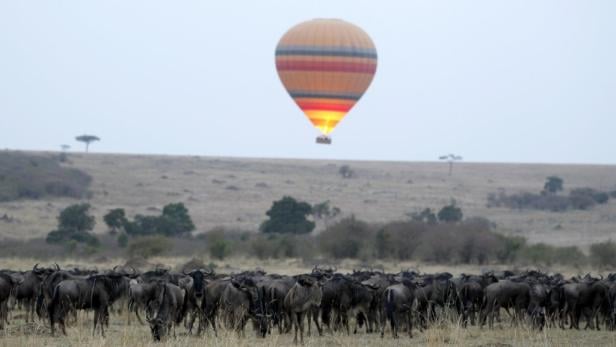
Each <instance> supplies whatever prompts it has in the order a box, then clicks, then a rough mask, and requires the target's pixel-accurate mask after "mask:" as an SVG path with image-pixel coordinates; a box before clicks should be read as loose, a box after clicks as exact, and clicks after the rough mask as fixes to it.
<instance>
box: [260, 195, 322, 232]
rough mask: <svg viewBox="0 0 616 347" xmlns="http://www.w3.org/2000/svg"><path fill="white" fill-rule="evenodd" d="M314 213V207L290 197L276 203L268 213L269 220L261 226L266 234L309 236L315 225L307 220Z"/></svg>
mask: <svg viewBox="0 0 616 347" xmlns="http://www.w3.org/2000/svg"><path fill="white" fill-rule="evenodd" d="M311 213H312V207H311V206H310V205H309V204H308V203H306V202H299V201H297V200H295V199H294V198H292V197H290V196H285V197H283V198H282V199H280V200H278V201H274V203H273V204H272V207H271V208H270V209H269V210H268V211H267V212H266V215H267V216H268V217H269V219H268V220H266V221H265V222H263V223H262V224H261V227H260V229H261V231H262V232H264V233H282V234H307V233H310V232H311V231H312V230H313V229H314V227H315V224H314V222H313V221H309V220H308V219H306V217H307V216H308V215H310V214H311Z"/></svg>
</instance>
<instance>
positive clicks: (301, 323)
mask: <svg viewBox="0 0 616 347" xmlns="http://www.w3.org/2000/svg"><path fill="white" fill-rule="evenodd" d="M297 315H298V321H299V340H300V342H301V343H302V344H304V312H300V313H298V314H297Z"/></svg>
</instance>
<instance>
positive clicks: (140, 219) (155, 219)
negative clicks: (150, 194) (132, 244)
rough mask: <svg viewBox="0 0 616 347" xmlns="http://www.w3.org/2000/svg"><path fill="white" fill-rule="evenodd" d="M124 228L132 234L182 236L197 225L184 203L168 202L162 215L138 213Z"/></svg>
mask: <svg viewBox="0 0 616 347" xmlns="http://www.w3.org/2000/svg"><path fill="white" fill-rule="evenodd" d="M124 230H126V233H127V234H128V235H131V236H138V235H155V234H161V235H165V236H169V237H173V236H181V235H186V234H188V233H190V232H191V231H193V230H195V225H194V224H193V221H192V219H191V217H190V215H189V213H188V209H187V208H186V206H184V204H183V203H176V204H168V205H166V206H165V207H164V208H163V212H162V214H161V215H160V216H144V215H136V216H135V219H134V220H133V221H132V222H126V223H125V224H124Z"/></svg>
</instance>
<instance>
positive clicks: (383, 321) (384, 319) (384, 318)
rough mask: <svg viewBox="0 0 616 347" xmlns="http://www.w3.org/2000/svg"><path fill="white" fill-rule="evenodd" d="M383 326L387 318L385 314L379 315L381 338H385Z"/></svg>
mask: <svg viewBox="0 0 616 347" xmlns="http://www.w3.org/2000/svg"><path fill="white" fill-rule="evenodd" d="M385 325H387V316H386V315H385V313H382V314H381V338H383V337H385Z"/></svg>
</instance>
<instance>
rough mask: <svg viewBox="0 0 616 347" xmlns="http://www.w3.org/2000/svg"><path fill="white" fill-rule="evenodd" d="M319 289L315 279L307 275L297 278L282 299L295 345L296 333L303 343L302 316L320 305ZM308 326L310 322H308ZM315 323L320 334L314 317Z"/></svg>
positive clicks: (320, 295)
mask: <svg viewBox="0 0 616 347" xmlns="http://www.w3.org/2000/svg"><path fill="white" fill-rule="evenodd" d="M321 297H322V293H321V288H320V286H319V282H318V280H317V279H316V278H314V277H311V276H309V275H301V276H298V278H297V282H296V283H295V284H294V285H293V287H291V289H290V290H289V292H288V293H287V295H286V296H285V298H284V309H285V311H287V313H288V314H289V316H290V317H291V324H292V325H293V328H294V332H295V336H294V338H293V342H294V343H297V332H298V330H299V332H300V340H301V342H302V343H303V342H304V316H305V315H306V314H307V313H309V312H310V311H311V310H313V308H314V307H318V306H320V305H321ZM308 323H309V324H310V322H308ZM315 323H316V324H317V329H318V330H319V335H320V334H321V327H320V326H319V323H318V321H317V319H316V317H315Z"/></svg>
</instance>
